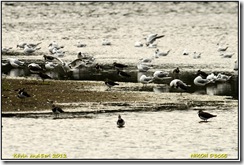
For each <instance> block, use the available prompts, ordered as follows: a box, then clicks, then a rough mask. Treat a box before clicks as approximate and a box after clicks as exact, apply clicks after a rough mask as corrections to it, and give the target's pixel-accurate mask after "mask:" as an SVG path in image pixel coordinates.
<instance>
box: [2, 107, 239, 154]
mask: <svg viewBox="0 0 244 165" xmlns="http://www.w3.org/2000/svg"><path fill="white" fill-rule="evenodd" d="M208 112H210V113H212V114H216V115H217V117H216V118H212V119H210V120H209V122H200V121H201V120H200V118H199V117H198V116H197V111H196V110H172V111H158V112H143V113H141V112H130V113H128V112H124V113H120V114H121V116H122V118H123V119H124V120H125V122H126V124H125V127H123V128H118V127H117V126H116V121H117V117H118V113H102V114H92V115H91V114H90V115H89V117H80V118H66V119H65V118H61V119H56V120H54V119H53V117H47V118H36V119H35V118H2V125H3V129H2V158H3V159H13V154H25V155H27V156H28V157H27V159H28V158H29V156H30V155H31V154H36V155H37V154H47V155H49V154H50V155H51V156H50V157H49V158H50V159H51V158H52V154H66V156H67V158H68V159H175V158H176V159H190V158H191V154H209V155H210V154H227V156H228V157H227V158H228V159H236V158H237V156H238V130H237V127H238V111H237V109H228V110H211V109H209V110H208ZM60 117H61V116H60ZM13 132H14V133H15V135H13Z"/></svg>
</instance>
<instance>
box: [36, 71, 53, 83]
mask: <svg viewBox="0 0 244 165" xmlns="http://www.w3.org/2000/svg"><path fill="white" fill-rule="evenodd" d="M37 74H38V75H39V76H40V78H41V79H42V81H43V82H44V80H45V79H52V77H50V76H48V75H47V74H45V73H43V72H39V73H37Z"/></svg>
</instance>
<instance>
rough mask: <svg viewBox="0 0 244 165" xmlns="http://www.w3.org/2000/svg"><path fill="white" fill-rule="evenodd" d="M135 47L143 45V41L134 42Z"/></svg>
mask: <svg viewBox="0 0 244 165" xmlns="http://www.w3.org/2000/svg"><path fill="white" fill-rule="evenodd" d="M134 46H135V47H143V43H141V42H140V41H137V42H135V44H134Z"/></svg>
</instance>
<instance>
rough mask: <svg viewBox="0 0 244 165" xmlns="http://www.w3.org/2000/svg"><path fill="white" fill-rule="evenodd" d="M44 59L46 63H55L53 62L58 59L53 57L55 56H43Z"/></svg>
mask: <svg viewBox="0 0 244 165" xmlns="http://www.w3.org/2000/svg"><path fill="white" fill-rule="evenodd" d="M43 57H44V60H45V61H53V60H55V59H56V57H53V56H47V55H43Z"/></svg>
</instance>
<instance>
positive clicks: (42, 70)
mask: <svg viewBox="0 0 244 165" xmlns="http://www.w3.org/2000/svg"><path fill="white" fill-rule="evenodd" d="M162 37H164V35H157V34H151V35H149V36H147V37H146V38H145V39H146V42H145V46H146V47H149V48H156V50H155V52H154V54H153V56H152V57H150V58H141V59H139V62H138V63H137V69H138V71H139V72H141V73H142V75H141V76H140V78H139V82H140V83H142V84H143V85H146V84H148V83H153V82H154V81H155V80H164V79H169V78H171V77H169V72H165V71H161V70H156V71H155V72H154V73H153V74H152V76H146V74H144V73H146V72H147V71H148V70H150V69H151V68H152V64H151V63H152V61H153V60H154V59H156V58H160V57H162V56H167V55H169V53H170V52H171V49H170V50H167V51H165V52H163V51H160V50H159V49H157V43H156V42H155V41H156V40H158V39H160V38H162ZM40 44H41V42H39V43H37V44H30V43H20V44H18V45H17V48H20V49H23V53H24V54H26V55H29V54H33V53H34V52H36V51H38V50H40V49H41V47H39V45H40ZM102 45H103V46H109V45H111V42H110V41H108V40H107V39H104V40H103V41H102ZM74 46H76V47H79V48H80V47H86V44H84V43H81V42H78V43H77V44H76V45H74ZM134 46H135V47H143V46H144V44H143V43H141V42H135V45H134ZM63 48H64V46H63V45H59V44H58V43H57V42H56V41H53V42H51V43H50V44H49V46H48V51H49V52H50V55H43V64H42V65H40V64H37V63H30V64H28V65H27V64H26V63H25V62H23V61H21V60H18V59H17V58H8V59H7V62H5V63H4V62H2V66H6V65H11V67H13V68H23V67H26V66H27V67H28V69H29V71H30V73H31V74H37V75H38V76H39V77H40V78H41V79H42V80H43V81H44V80H45V79H53V78H52V77H51V76H50V75H48V74H47V73H48V71H52V70H54V69H55V68H56V67H58V66H59V67H60V66H61V68H62V69H63V71H64V73H65V74H68V73H70V72H72V71H74V70H75V69H80V68H85V67H93V68H94V69H95V70H97V71H98V72H100V71H102V70H104V67H103V66H102V65H101V64H98V63H95V58H94V57H93V56H91V55H88V54H86V53H81V52H79V53H78V55H77V59H75V60H74V61H72V62H65V61H64V60H62V57H64V56H65V51H63ZM227 49H228V46H225V47H223V46H221V45H220V44H218V49H217V51H218V52H220V56H222V58H231V57H232V56H233V54H234V53H227V52H226V50H227ZM11 50H12V47H10V48H2V53H9V52H10V51H11ZM189 54H190V53H189V52H187V50H184V51H183V52H182V55H184V56H188V55H189ZM201 54H202V53H197V52H194V53H193V58H194V59H198V58H201ZM112 67H113V68H114V69H115V70H116V71H117V74H118V76H120V77H123V78H129V77H131V75H130V74H129V73H127V72H126V71H125V69H126V68H127V67H128V65H126V64H122V63H117V62H114V63H113V66H112ZM234 70H238V64H237V61H235V67H234ZM172 74H173V75H174V78H173V80H172V81H171V82H170V83H169V86H170V87H171V88H174V89H177V90H179V91H181V92H182V91H187V90H188V89H189V88H191V85H188V84H186V83H185V82H183V81H182V80H180V79H179V74H180V69H179V67H177V68H175V69H174V70H173V71H172ZM196 75H197V76H196V77H195V79H194V80H193V83H194V84H195V85H196V86H205V85H207V84H212V83H216V82H226V81H229V80H230V78H231V76H229V75H225V74H223V73H218V74H215V73H210V74H207V73H205V72H203V71H201V70H198V71H197V73H196ZM104 83H105V85H106V86H107V87H108V89H111V88H112V87H113V86H116V85H119V83H117V82H114V81H112V80H110V79H108V78H107V79H106V80H105V82H104ZM17 96H18V97H19V98H21V99H23V98H26V97H30V95H29V94H28V93H27V92H26V91H25V89H24V88H22V89H20V90H19V92H18V95H17ZM48 102H49V103H50V104H51V105H52V111H53V113H54V114H55V115H56V116H57V115H58V114H59V113H62V112H64V111H63V110H62V109H61V108H59V107H57V106H56V105H55V104H54V102H53V101H48ZM198 114H199V117H200V118H201V119H203V120H207V119H209V118H211V117H215V115H211V114H209V113H207V112H202V111H199V113H198ZM124 124H125V122H124V120H123V119H122V118H121V116H120V115H119V117H118V122H117V125H118V126H119V127H122V126H124Z"/></svg>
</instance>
